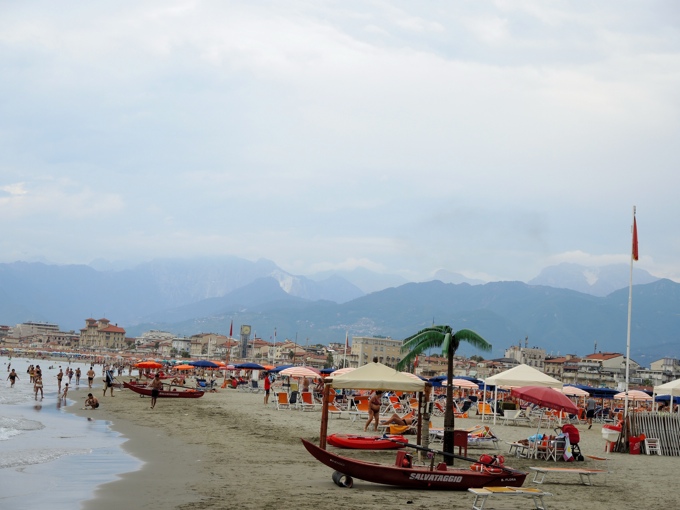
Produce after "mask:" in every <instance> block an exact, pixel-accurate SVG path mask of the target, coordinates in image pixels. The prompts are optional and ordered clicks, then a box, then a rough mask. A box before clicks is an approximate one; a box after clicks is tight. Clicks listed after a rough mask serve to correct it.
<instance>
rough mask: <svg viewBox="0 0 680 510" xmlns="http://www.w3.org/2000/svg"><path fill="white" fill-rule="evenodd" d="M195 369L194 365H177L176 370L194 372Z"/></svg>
mask: <svg viewBox="0 0 680 510" xmlns="http://www.w3.org/2000/svg"><path fill="white" fill-rule="evenodd" d="M194 368H196V367H194V366H193V365H175V370H193V369H194Z"/></svg>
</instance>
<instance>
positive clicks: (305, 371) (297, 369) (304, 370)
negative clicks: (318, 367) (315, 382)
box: [279, 367, 321, 379]
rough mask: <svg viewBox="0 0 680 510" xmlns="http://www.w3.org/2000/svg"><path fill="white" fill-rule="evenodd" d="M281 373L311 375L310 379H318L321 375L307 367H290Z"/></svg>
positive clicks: (300, 375)
mask: <svg viewBox="0 0 680 510" xmlns="http://www.w3.org/2000/svg"><path fill="white" fill-rule="evenodd" d="M279 375H285V376H288V377H309V378H310V379H318V378H319V377H321V376H320V375H319V374H317V373H316V372H314V371H313V370H310V369H309V368H307V367H290V368H286V369H285V370H281V372H279Z"/></svg>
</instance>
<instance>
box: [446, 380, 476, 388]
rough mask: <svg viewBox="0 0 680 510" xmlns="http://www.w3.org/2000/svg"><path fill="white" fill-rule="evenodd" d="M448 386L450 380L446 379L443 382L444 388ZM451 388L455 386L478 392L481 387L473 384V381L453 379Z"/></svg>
mask: <svg viewBox="0 0 680 510" xmlns="http://www.w3.org/2000/svg"><path fill="white" fill-rule="evenodd" d="M447 384H448V379H444V380H443V381H442V386H446V385H447ZM451 386H455V387H457V388H466V389H469V390H478V389H479V385H477V384H475V383H473V382H472V381H468V380H467V379H456V378H454V379H451Z"/></svg>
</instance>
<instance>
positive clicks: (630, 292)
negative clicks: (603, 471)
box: [623, 206, 635, 418]
mask: <svg viewBox="0 0 680 510" xmlns="http://www.w3.org/2000/svg"><path fill="white" fill-rule="evenodd" d="M631 230H632V231H631V239H632V242H631V245H630V246H631V250H630V283H629V285H628V333H627V335H626V395H625V398H624V404H623V416H624V418H625V417H627V416H628V384H629V381H630V319H631V315H632V311H633V261H634V260H635V259H634V255H635V254H634V248H635V247H634V243H635V206H633V226H632V228H631Z"/></svg>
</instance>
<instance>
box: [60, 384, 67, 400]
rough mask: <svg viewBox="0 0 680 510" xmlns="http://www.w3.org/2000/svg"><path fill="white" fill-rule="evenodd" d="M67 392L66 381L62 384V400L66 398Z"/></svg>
mask: <svg viewBox="0 0 680 510" xmlns="http://www.w3.org/2000/svg"><path fill="white" fill-rule="evenodd" d="M67 393H68V383H66V384H64V392H63V393H62V394H61V398H62V400H66V394H67Z"/></svg>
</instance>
